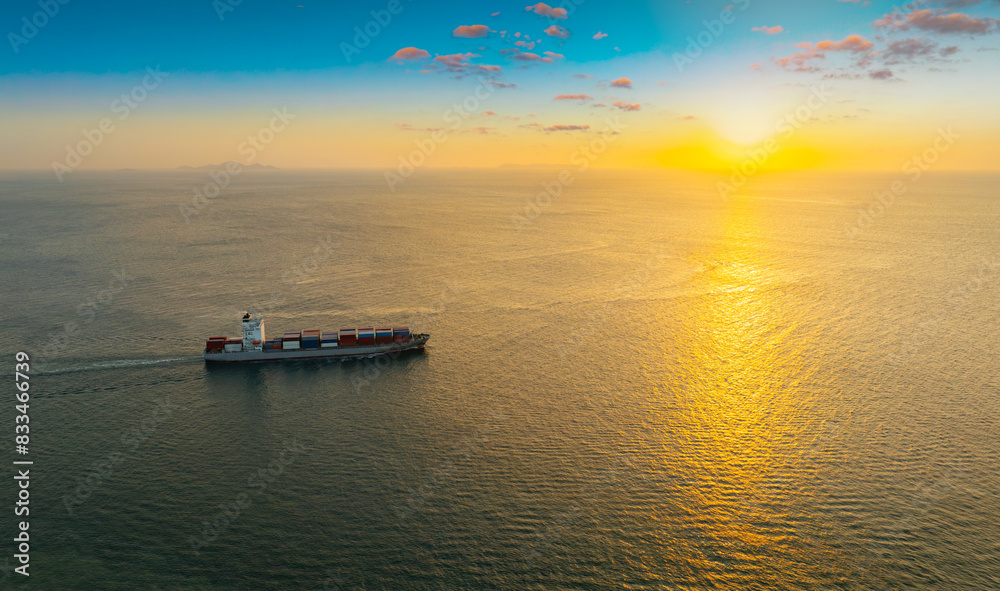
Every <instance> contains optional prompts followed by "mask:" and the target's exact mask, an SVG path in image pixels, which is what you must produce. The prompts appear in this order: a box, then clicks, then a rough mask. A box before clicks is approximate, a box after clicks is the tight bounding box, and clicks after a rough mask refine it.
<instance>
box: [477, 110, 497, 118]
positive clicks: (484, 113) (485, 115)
mask: <svg viewBox="0 0 1000 591" xmlns="http://www.w3.org/2000/svg"><path fill="white" fill-rule="evenodd" d="M480 115H482V116H483V117H496V115H497V114H496V113H495V112H493V111H483V112H482V113H480Z"/></svg>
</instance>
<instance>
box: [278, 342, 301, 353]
mask: <svg viewBox="0 0 1000 591" xmlns="http://www.w3.org/2000/svg"><path fill="white" fill-rule="evenodd" d="M281 348H282V349H284V350H285V351H288V350H289V349H293V350H294V349H300V348H301V347H299V342H298V341H285V342H284V343H281Z"/></svg>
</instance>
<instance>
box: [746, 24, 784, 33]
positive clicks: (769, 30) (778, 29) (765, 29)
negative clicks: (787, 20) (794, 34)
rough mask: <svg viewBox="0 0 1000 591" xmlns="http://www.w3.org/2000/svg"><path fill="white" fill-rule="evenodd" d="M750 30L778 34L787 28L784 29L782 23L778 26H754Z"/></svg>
mask: <svg viewBox="0 0 1000 591" xmlns="http://www.w3.org/2000/svg"><path fill="white" fill-rule="evenodd" d="M750 30H751V31H760V32H761V33H765V34H767V35H777V34H778V33H781V32H782V31H784V30H785V29H783V28H782V27H781V25H778V26H776V27H767V26H764V27H754V28H752V29H750Z"/></svg>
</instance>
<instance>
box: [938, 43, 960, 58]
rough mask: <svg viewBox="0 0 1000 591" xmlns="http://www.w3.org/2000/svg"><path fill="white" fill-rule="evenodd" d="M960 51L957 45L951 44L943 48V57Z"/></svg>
mask: <svg viewBox="0 0 1000 591" xmlns="http://www.w3.org/2000/svg"><path fill="white" fill-rule="evenodd" d="M958 51H959V50H958V48H957V47H955V46H954V45H949V46H948V47H945V48H944V49H942V50H941V57H948V56H949V55H954V54H956V53H958Z"/></svg>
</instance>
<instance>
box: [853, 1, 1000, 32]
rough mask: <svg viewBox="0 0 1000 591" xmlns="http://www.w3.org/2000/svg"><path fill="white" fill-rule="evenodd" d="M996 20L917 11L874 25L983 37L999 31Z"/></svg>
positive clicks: (883, 18)
mask: <svg viewBox="0 0 1000 591" xmlns="http://www.w3.org/2000/svg"><path fill="white" fill-rule="evenodd" d="M998 22H1000V21H997V19H995V18H975V17H972V16H969V15H967V14H962V13H961V12H956V13H953V14H945V13H944V12H943V11H941V10H931V9H929V8H927V9H924V10H916V11H914V12H911V13H909V14H905V15H903V14H895V13H890V14H886V15H884V16H883V17H882V18H880V19H878V20H877V21H875V22H873V23H872V26H873V27H875V28H878V29H890V30H895V31H908V30H910V29H913V28H916V29H920V30H922V31H930V32H932V33H941V34H947V33H968V34H970V35H982V34H985V33H990V32H992V31H996V30H997V23H998Z"/></svg>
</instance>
